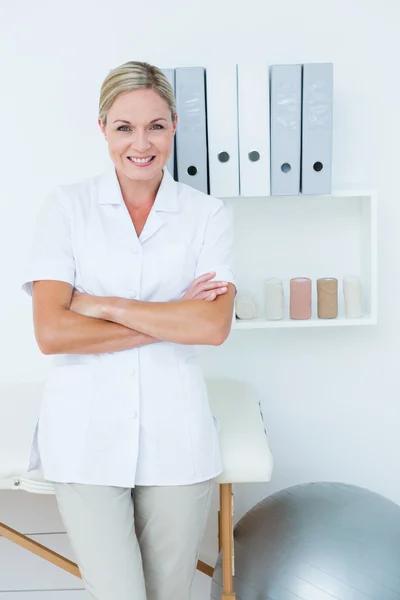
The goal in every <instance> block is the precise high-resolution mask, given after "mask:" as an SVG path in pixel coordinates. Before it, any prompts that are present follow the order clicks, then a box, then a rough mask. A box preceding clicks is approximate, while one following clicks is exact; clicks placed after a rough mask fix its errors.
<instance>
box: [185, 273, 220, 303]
mask: <svg viewBox="0 0 400 600" xmlns="http://www.w3.org/2000/svg"><path fill="white" fill-rule="evenodd" d="M213 277H215V273H205V275H200V277H197V279H195V280H194V281H192V283H191V284H190V286H189V289H188V291H187V292H186V293H185V294H184V295H183V296H182V297H181V300H207V301H208V302H212V301H213V300H215V298H217V296H220V295H221V294H226V292H227V290H228V284H227V282H226V281H210V279H212V278H213Z"/></svg>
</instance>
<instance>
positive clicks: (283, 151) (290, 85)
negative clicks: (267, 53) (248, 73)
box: [270, 65, 302, 196]
mask: <svg viewBox="0 0 400 600" xmlns="http://www.w3.org/2000/svg"><path fill="white" fill-rule="evenodd" d="M301 70H302V67H301V65H273V66H272V67H271V72H270V86H271V123H270V125H271V195H272V196H279V195H280V196H292V195H298V194H299V193H300V149H301V75H302V72H301Z"/></svg>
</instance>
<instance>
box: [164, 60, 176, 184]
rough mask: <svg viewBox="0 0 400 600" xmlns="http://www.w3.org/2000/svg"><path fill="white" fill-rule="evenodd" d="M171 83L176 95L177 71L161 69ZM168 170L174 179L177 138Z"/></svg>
mask: <svg viewBox="0 0 400 600" xmlns="http://www.w3.org/2000/svg"><path fill="white" fill-rule="evenodd" d="M161 71H162V72H163V73H164V75H165V76H166V78H167V79H168V81H169V83H170V84H171V87H172V89H173V90H174V95H175V69H161ZM166 166H167V169H168V171H169V172H170V173H171V175H172V177H175V138H174V141H173V143H172V152H171V156H170V157H169V160H168V162H167V165H166Z"/></svg>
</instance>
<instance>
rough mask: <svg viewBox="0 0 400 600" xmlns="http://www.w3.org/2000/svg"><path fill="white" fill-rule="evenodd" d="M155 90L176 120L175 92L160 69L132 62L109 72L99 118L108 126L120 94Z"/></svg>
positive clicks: (104, 84) (104, 82)
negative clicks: (109, 113) (110, 112)
mask: <svg viewBox="0 0 400 600" xmlns="http://www.w3.org/2000/svg"><path fill="white" fill-rule="evenodd" d="M143 88H147V89H152V90H154V91H155V92H156V93H157V94H158V95H159V96H160V97H161V98H162V99H163V100H165V102H166V103H167V104H168V106H169V108H170V110H171V117H172V121H174V120H175V113H176V106H175V97H174V91H173V89H172V87H171V84H170V83H169V81H168V79H167V77H166V76H165V75H164V73H163V72H162V71H161V69H159V68H158V67H155V66H154V65H150V64H149V63H146V62H139V61H134V60H131V61H129V62H126V63H124V64H123V65H120V66H119V67H116V68H115V69H113V70H112V71H110V72H109V74H108V75H107V77H106V78H105V80H104V81H103V84H102V86H101V90H100V100H99V118H100V119H101V120H102V122H103V124H104V125H107V113H108V111H109V110H110V108H111V106H112V105H113V103H114V101H115V100H116V98H117V96H119V94H123V93H125V92H131V91H132V90H140V89H143Z"/></svg>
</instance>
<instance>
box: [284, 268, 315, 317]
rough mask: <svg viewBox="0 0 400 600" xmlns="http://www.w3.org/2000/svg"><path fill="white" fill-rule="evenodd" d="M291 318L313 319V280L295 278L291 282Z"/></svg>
mask: <svg viewBox="0 0 400 600" xmlns="http://www.w3.org/2000/svg"><path fill="white" fill-rule="evenodd" d="M289 312H290V318H291V319H297V320H303V319H311V279H309V278H308V277H295V278H294V279H291V280H290V311H289Z"/></svg>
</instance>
